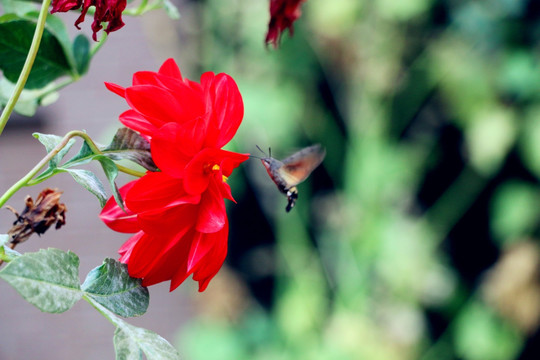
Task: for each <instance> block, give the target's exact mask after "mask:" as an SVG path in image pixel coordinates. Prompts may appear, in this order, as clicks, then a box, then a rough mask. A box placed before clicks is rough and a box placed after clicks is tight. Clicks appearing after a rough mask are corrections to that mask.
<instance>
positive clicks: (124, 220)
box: [99, 180, 141, 233]
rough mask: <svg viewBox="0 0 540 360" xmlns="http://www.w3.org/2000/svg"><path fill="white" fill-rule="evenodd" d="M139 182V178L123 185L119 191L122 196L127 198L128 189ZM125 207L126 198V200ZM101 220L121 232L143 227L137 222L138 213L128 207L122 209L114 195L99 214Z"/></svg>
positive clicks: (132, 231) (131, 231)
mask: <svg viewBox="0 0 540 360" xmlns="http://www.w3.org/2000/svg"><path fill="white" fill-rule="evenodd" d="M136 183H137V180H134V181H132V182H129V183H127V184H126V185H124V186H122V187H121V188H120V189H119V191H120V195H121V196H122V198H124V199H125V198H126V195H127V193H128V191H129V190H130V189H131V188H132V187H133V186H134V185H135V184H136ZM124 207H126V206H125V200H124ZM99 217H100V218H101V220H102V221H103V222H104V223H105V225H107V226H108V227H109V228H111V229H112V230H114V231H118V232H121V233H135V232H137V231H139V230H140V229H141V228H140V226H139V224H138V222H137V214H135V213H134V212H133V211H131V210H129V209H128V208H126V211H125V212H124V210H122V209H121V208H120V206H118V204H117V203H116V201H115V199H114V197H112V196H111V197H110V198H109V200H107V203H105V206H104V207H103V209H102V210H101V213H100V214H99Z"/></svg>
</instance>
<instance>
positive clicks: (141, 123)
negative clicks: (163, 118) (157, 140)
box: [119, 110, 158, 136]
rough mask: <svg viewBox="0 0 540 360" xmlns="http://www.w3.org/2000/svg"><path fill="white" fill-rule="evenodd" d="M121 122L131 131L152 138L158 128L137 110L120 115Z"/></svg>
mask: <svg viewBox="0 0 540 360" xmlns="http://www.w3.org/2000/svg"><path fill="white" fill-rule="evenodd" d="M119 120H120V122H121V123H122V124H124V125H125V126H127V127H128V128H130V129H133V130H135V131H138V132H140V133H141V134H144V135H148V136H152V134H154V133H155V132H156V131H157V130H158V128H157V127H156V126H155V125H154V124H152V123H151V122H150V121H148V120H147V119H146V118H145V117H144V116H142V115H141V114H139V113H138V112H136V111H135V110H126V111H124V112H123V113H122V114H120V117H119Z"/></svg>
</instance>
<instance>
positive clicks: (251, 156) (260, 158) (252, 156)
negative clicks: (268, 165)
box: [248, 154, 262, 160]
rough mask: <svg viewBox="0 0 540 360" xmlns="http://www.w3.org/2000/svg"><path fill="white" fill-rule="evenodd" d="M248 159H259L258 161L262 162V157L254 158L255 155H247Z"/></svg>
mask: <svg viewBox="0 0 540 360" xmlns="http://www.w3.org/2000/svg"><path fill="white" fill-rule="evenodd" d="M248 156H249V157H250V158H254V159H259V160H262V157H259V156H255V155H251V154H250V155H248Z"/></svg>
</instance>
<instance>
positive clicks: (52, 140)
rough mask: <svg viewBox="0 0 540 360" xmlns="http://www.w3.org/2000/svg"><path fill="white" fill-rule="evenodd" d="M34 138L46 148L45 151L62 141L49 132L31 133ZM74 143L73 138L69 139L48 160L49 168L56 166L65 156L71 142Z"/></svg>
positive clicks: (71, 144)
mask: <svg viewBox="0 0 540 360" xmlns="http://www.w3.org/2000/svg"><path fill="white" fill-rule="evenodd" d="M32 135H33V136H34V137H35V138H36V139H38V140H39V142H40V143H42V144H43V146H45V149H46V150H47V153H50V152H51V151H52V150H53V149H54V148H55V147H56V146H57V145H58V144H60V143H61V142H62V138H61V137H60V136H57V135H51V134H41V133H38V132H36V133H33V134H32ZM74 143H75V139H70V140H69V141H68V143H67V144H66V146H64V147H63V148H62V149H61V150H60V151H59V152H58V154H56V155H55V156H54V157H53V158H52V159H51V160H50V161H49V168H50V169H54V168H56V167H58V163H59V162H60V161H61V160H62V159H63V158H64V156H66V154H67V152H68V151H69V149H71V147H72V146H73V144H74Z"/></svg>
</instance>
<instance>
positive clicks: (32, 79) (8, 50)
mask: <svg viewBox="0 0 540 360" xmlns="http://www.w3.org/2000/svg"><path fill="white" fill-rule="evenodd" d="M35 27H36V23H35V22H34V21H30V20H23V19H21V18H16V17H14V16H13V15H11V14H8V15H6V16H2V17H0V69H1V70H2V71H3V74H4V76H5V77H6V79H8V80H9V81H11V82H13V83H15V82H17V79H18V78H19V74H20V72H21V70H22V68H23V64H24V62H25V60H26V56H27V54H28V50H29V49H30V44H31V43H32V37H33V35H34V30H35ZM70 70H71V67H70V65H69V62H68V59H67V57H66V54H65V52H64V50H63V48H62V45H61V43H60V41H59V40H58V39H57V38H56V37H55V35H54V34H53V33H52V32H51V31H49V30H48V29H47V28H46V29H45V30H44V32H43V37H42V39H41V45H40V47H39V51H38V53H37V56H36V59H35V61H34V65H33V67H32V71H31V72H30V76H29V77H28V81H27V82H26V86H25V88H26V89H39V88H42V87H45V86H46V85H48V84H49V83H51V82H53V81H54V80H55V79H57V78H59V77H60V76H63V75H68V74H69V73H70Z"/></svg>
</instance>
